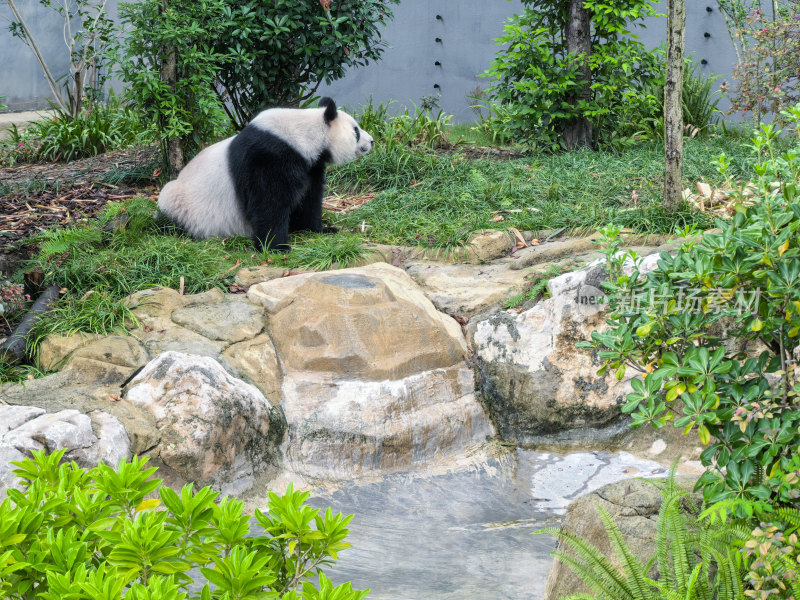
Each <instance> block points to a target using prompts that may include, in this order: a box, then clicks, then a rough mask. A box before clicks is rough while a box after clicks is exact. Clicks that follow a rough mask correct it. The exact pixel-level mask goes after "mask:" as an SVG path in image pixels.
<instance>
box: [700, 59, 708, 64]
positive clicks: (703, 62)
mask: <svg viewBox="0 0 800 600" xmlns="http://www.w3.org/2000/svg"><path fill="white" fill-rule="evenodd" d="M700 64H701V65H707V64H708V61H707V60H706V59H705V58H704V59H703V60H701V61H700Z"/></svg>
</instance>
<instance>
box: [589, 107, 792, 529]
mask: <svg viewBox="0 0 800 600" xmlns="http://www.w3.org/2000/svg"><path fill="white" fill-rule="evenodd" d="M784 116H785V117H786V119H787V120H789V121H791V122H793V123H794V125H795V126H796V125H797V123H798V122H800V106H798V107H795V108H794V109H792V111H791V112H787V113H785V115H784ZM779 134H780V131H779V130H778V129H776V128H775V127H773V126H762V129H761V131H760V132H759V133H758V134H757V136H756V137H755V139H754V141H753V147H754V149H755V151H756V152H755V156H754V169H755V172H756V174H757V179H756V183H755V184H754V185H755V189H754V190H752V191H750V192H743V193H742V195H741V197H740V198H739V200H740V203H739V204H738V205H737V214H736V215H735V217H734V218H733V219H732V220H729V221H721V220H720V221H718V222H717V227H718V228H719V232H718V233H707V234H705V235H704V236H703V237H702V238H700V239H697V238H692V237H691V236H687V237H686V238H685V241H684V243H683V246H682V247H681V248H680V250H679V251H678V252H677V254H676V255H675V256H671V255H669V254H667V253H662V255H661V257H660V260H659V262H658V268H657V269H656V270H654V271H652V272H650V273H648V274H646V275H644V274H642V273H640V271H639V265H640V260H639V259H638V257H636V256H635V255H634V254H633V253H631V252H630V251H629V252H627V253H620V252H618V248H619V244H618V233H619V232H618V230H607V232H606V233H607V241H608V242H609V248H608V265H609V271H610V274H611V281H610V283H608V284H607V290H608V292H609V307H610V311H609V314H608V318H607V323H608V324H609V325H610V329H609V330H608V331H606V332H604V333H598V332H594V333H593V334H592V342H590V343H588V346H590V347H592V346H593V347H596V348H599V349H600V353H599V356H600V357H601V358H602V359H603V360H605V364H604V366H603V368H602V369H601V371H603V372H605V371H606V370H608V369H614V370H615V371H616V374H617V377H618V378H622V377H623V376H624V375H625V372H626V370H627V369H628V368H634V369H636V370H638V371H639V372H640V373H641V376H640V377H637V378H635V379H634V380H633V381H632V385H633V388H634V392H633V393H631V394H629V395H628V401H627V404H625V406H624V407H623V411H624V412H626V413H631V414H632V416H633V419H634V426H639V425H644V424H651V425H652V426H654V427H662V426H664V425H665V424H666V423H667V422H668V421H674V424H675V426H676V427H681V428H683V429H684V432H685V433H686V434H688V433H689V432H690V431H691V430H692V429H695V430H696V431H697V432H698V434H699V437H700V441H701V442H702V443H703V444H706V445H707V446H708V447H707V448H706V449H705V451H704V452H703V453H702V455H701V459H702V461H703V464H704V465H705V466H706V467H708V471H706V473H705V474H704V475H703V477H702V478H701V479H700V482H699V485H701V486H703V487H704V494H705V496H706V500H707V501H709V502H710V503H714V502H721V501H725V502H727V503H728V504H729V506H730V507H731V508H734V509H735V511H736V513H737V514H738V515H739V516H745V515H750V516H752V515H753V513H754V510H755V509H756V508H758V509H763V510H770V509H771V503H773V502H785V503H796V502H797V500H798V498H800V477H798V473H800V458H798V457H800V406H798V391H800V381H798V379H797V375H798V372H797V370H796V362H795V361H796V358H797V354H796V352H797V351H799V350H798V349H799V348H800V195H798V184H797V182H798V180H800V179H798V178H800V145H798V144H797V142H795V144H794V145H793V146H791V147H788V148H787V149H786V150H785V151H783V152H780V151H779V150H778V148H777V144H778V136H779ZM719 164H720V167H721V169H722V170H723V172H724V170H725V169H726V168H727V163H726V160H725V158H724V156H723V157H722V158H721V159H720V161H719ZM748 194H749V195H748ZM626 263H627V264H628V265H630V267H631V268H632V272H630V271H628V272H626V265H625V264H626ZM681 413H682V414H681Z"/></svg>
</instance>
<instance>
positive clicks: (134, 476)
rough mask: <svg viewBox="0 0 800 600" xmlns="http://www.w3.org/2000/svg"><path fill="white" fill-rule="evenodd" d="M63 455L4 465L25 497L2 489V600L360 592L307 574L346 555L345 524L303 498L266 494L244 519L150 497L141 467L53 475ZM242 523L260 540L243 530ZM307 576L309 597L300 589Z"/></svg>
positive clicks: (207, 495) (155, 489)
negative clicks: (265, 506)
mask: <svg viewBox="0 0 800 600" xmlns="http://www.w3.org/2000/svg"><path fill="white" fill-rule="evenodd" d="M63 454H64V451H63V450H62V451H58V452H55V453H53V454H51V455H49V456H47V455H45V454H44V452H34V453H33V458H32V459H30V458H29V459H25V460H23V461H20V462H17V463H13V464H15V465H17V466H18V467H19V468H18V469H16V470H15V473H16V474H17V475H19V477H20V478H21V479H22V480H23V484H24V487H25V489H24V491H20V490H17V489H10V490H9V491H8V498H7V499H6V500H4V501H3V502H2V503H1V504H0V596H2V597H3V598H8V599H12V600H28V599H33V598H37V599H42V600H56V599H58V600H116V599H119V598H126V600H183V599H185V598H186V599H191V598H197V599H200V600H212V599H219V600H256V599H266V598H285V599H287V600H297V599H298V598H305V599H307V600H311V599H313V600H363V598H365V597H366V595H367V593H368V592H367V591H355V590H353V589H352V586H351V585H350V584H349V583H345V584H342V585H339V586H334V585H333V584H332V583H331V582H330V580H328V579H327V578H326V577H325V575H324V574H323V573H322V572H320V571H319V567H321V566H323V565H327V564H331V563H332V562H333V561H335V560H336V558H337V554H338V552H340V551H341V550H344V549H345V548H347V547H349V544H348V543H347V542H345V541H344V540H345V538H346V537H347V534H348V529H347V524H348V523H349V522H350V519H351V518H352V517H345V516H343V515H341V514H336V515H334V514H333V513H332V512H331V510H330V509H328V510H326V511H325V513H323V514H320V512H319V510H317V509H314V508H311V507H309V506H306V505H305V504H304V503H305V501H306V499H307V498H308V493H307V492H299V491H295V490H293V489H292V487H291V486H289V489H288V490H287V491H286V494H285V495H283V496H279V495H277V494H275V493H272V492H270V494H269V510H268V511H267V512H266V513H263V512H261V511H259V510H258V509H256V511H255V514H254V515H253V516H252V517H251V515H248V514H245V513H244V505H243V503H242V502H241V501H239V500H236V499H232V498H228V497H224V498H221V499H220V498H218V494H217V493H216V492H214V491H213V490H212V489H211V488H209V487H205V488H202V489H200V490H197V491H195V490H194V489H193V487H192V485H191V484H190V485H186V486H184V487H183V489H182V490H181V491H180V493H176V492H175V491H173V490H171V489H170V488H168V487H166V486H162V485H161V480H160V479H153V478H152V475H153V474H154V473H155V471H156V469H155V468H147V459H146V458H144V459H139V458H136V457H134V458H132V459H131V460H130V462H126V461H122V462H120V464H119V467H118V469H117V470H115V469H112V468H111V467H108V466H106V465H104V464H102V463H100V464H99V465H98V466H97V467H96V468H94V469H91V470H89V471H86V470H84V469H82V468H80V467H78V466H77V465H76V464H75V463H74V462H73V463H64V464H59V463H60V461H61V459H62V457H63ZM162 508H163V510H161V509H162ZM156 509H159V510H156ZM252 518H254V519H255V521H256V522H257V523H258V526H259V529H260V531H252V530H251V524H250V521H251V519H252ZM190 569H193V571H191V572H190ZM198 571H199V573H198ZM317 574H318V575H319V588H317V587H316V586H315V585H314V584H313V583H311V582H310V581H308V579H309V578H311V577H312V576H315V575H317ZM201 585H202V589H201V590H200V591H199V592H190V591H189V590H190V589H192V590H197V589H199V588H200V586H201ZM300 586H302V590H301V591H300V590H299V589H298V588H299V587H300ZM212 587H213V589H212Z"/></svg>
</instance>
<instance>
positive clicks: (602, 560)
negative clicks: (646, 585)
mask: <svg viewBox="0 0 800 600" xmlns="http://www.w3.org/2000/svg"><path fill="white" fill-rule="evenodd" d="M536 533H537V534H538V533H543V534H549V535H552V536H554V537H557V538H559V539H560V540H563V541H564V542H565V543H566V545H567V546H568V547H569V548H570V549H571V550H572V551H573V552H574V553H575V554H576V555H577V558H576V557H575V556H572V555H571V554H568V553H566V552H564V551H563V550H555V551H553V553H552V556H554V557H555V558H557V559H558V560H560V561H561V562H563V563H564V564H565V565H567V566H569V567H570V569H572V570H573V571H574V572H575V573H576V574H577V575H578V576H579V577H581V578H582V579H584V582H585V583H586V585H587V587H588V588H589V589H591V590H592V591H593V592H595V593H596V594H603V595H604V596H603V597H608V598H613V599H614V600H635V599H634V596H633V593H632V591H631V590H630V589H629V588H628V586H627V583H626V582H625V578H624V576H623V575H622V574H621V573H620V572H619V571H618V570H617V569H616V568H615V567H614V566H613V565H612V564H611V563H610V562H609V561H608V559H607V558H606V557H605V556H604V555H603V553H602V552H601V551H600V550H598V549H597V548H596V547H595V546H593V545H592V544H590V543H589V542H587V541H585V540H583V539H582V538H579V537H577V536H576V535H574V534H571V533H569V532H566V531H562V530H561V529H559V528H557V527H548V528H545V529H540V530H539V531H537V532H536ZM579 559H580V560H579Z"/></svg>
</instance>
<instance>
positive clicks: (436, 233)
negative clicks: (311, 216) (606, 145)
mask: <svg viewBox="0 0 800 600" xmlns="http://www.w3.org/2000/svg"><path fill="white" fill-rule="evenodd" d="M721 152H725V153H726V154H727V155H728V157H729V158H730V159H731V162H732V168H731V172H732V175H733V176H735V177H745V178H746V177H748V176H749V171H748V169H749V166H748V165H749V150H748V149H747V148H746V147H745V145H744V144H742V143H741V142H740V141H738V140H730V139H728V138H726V137H723V136H719V137H710V138H706V139H702V140H687V142H686V151H685V171H684V177H685V180H686V184H685V185H686V186H687V187H689V186H692V185H693V182H694V181H697V180H706V181H710V182H712V183H718V184H721V183H722V181H721V178H720V176H719V175H718V174H717V173H716V170H715V168H714V167H713V165H712V159H713V158H715V157H716V156H718V155H719V154H720V153H721ZM663 161H664V157H663V150H662V148H661V147H660V146H659V144H657V143H654V142H651V143H642V144H641V145H639V146H638V147H637V148H635V149H630V150H627V151H625V152H619V153H612V152H592V151H582V152H568V153H567V152H565V153H559V154H545V153H541V154H531V155H527V156H526V157H524V158H518V159H512V160H497V159H492V158H484V159H470V158H467V157H466V156H465V155H464V154H463V153H460V152H458V150H456V151H454V152H450V153H434V152H430V151H423V150H413V149H411V148H392V149H391V150H389V151H382V150H381V149H380V148H378V149H376V150H375V151H374V152H373V153H372V154H370V155H368V156H366V157H365V158H363V159H362V160H360V161H358V162H355V163H350V164H348V165H344V166H342V167H336V168H334V169H332V173H331V176H330V185H331V189H332V190H333V191H335V192H336V193H340V194H345V193H348V192H352V191H363V190H366V189H370V190H372V191H375V192H378V196H377V197H376V198H375V199H374V200H372V201H371V202H369V203H368V204H366V205H365V206H363V207H361V208H359V209H357V210H355V211H352V212H350V213H347V214H344V215H329V218H330V220H331V222H332V224H334V225H336V226H339V227H341V228H343V229H344V230H345V231H347V230H349V231H360V229H361V226H362V223H364V224H365V225H367V226H369V237H370V239H371V240H372V241H374V242H379V243H386V244H405V245H422V246H432V247H446V246H453V245H457V244H459V243H463V242H464V241H465V240H466V239H467V238H468V237H469V234H470V233H472V232H474V231H476V230H478V229H485V228H496V229H505V228H508V227H516V228H517V229H520V230H543V229H557V228H562V227H565V228H566V229H567V230H568V231H570V232H589V231H593V230H595V229H596V228H598V227H600V226H603V225H607V224H610V223H613V224H617V225H620V226H623V227H630V228H632V229H634V230H636V231H641V232H653V233H672V232H674V231H676V230H678V229H681V228H683V226H684V225H687V224H697V225H698V226H701V227H706V226H709V225H710V224H711V221H710V219H709V218H708V216H707V215H704V214H702V213H698V212H696V211H693V210H690V209H688V208H687V209H684V210H682V211H680V212H678V213H676V214H668V213H665V212H664V211H663V209H662V208H661V199H662V194H663V187H662V186H663V180H664V175H663V171H664V166H663V165H664V163H663ZM634 191H635V192H636V200H635V201H634V200H633V196H634ZM497 211H505V212H503V213H498V212H497ZM497 214H502V215H503V217H504V219H505V220H504V221H502V222H499V223H496V222H492V218H493V217H495V216H496V215H497Z"/></svg>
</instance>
